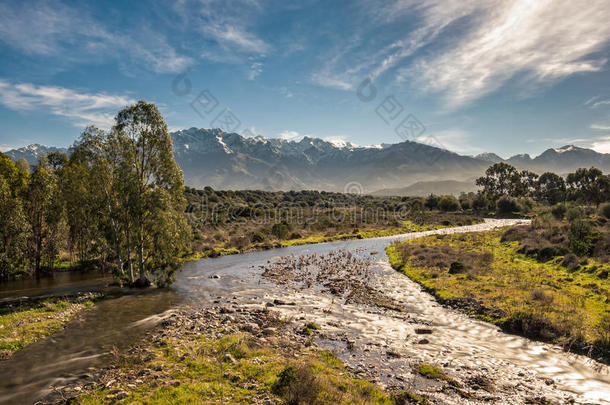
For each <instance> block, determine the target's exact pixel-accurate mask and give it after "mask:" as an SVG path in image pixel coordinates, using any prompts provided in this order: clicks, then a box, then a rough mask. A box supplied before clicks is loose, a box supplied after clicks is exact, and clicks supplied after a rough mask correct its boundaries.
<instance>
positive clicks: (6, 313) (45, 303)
mask: <svg viewBox="0 0 610 405" xmlns="http://www.w3.org/2000/svg"><path fill="white" fill-rule="evenodd" d="M91 305H93V301H92V300H90V299H84V300H83V299H79V298H74V297H72V298H67V297H59V298H49V299H45V300H42V301H37V302H25V303H21V304H15V305H13V306H10V307H9V306H6V307H3V308H0V358H6V357H8V356H10V355H11V354H13V353H14V352H15V351H17V350H20V349H22V348H24V347H25V346H27V345H29V344H31V343H33V342H35V341H37V340H39V339H42V338H44V337H46V336H49V335H51V334H53V333H55V332H57V331H59V330H61V329H62V328H63V327H64V325H65V324H66V323H67V322H68V321H69V320H70V319H72V318H73V317H74V316H75V315H76V314H77V313H78V312H79V311H81V310H83V309H85V308H87V307H89V306H91Z"/></svg>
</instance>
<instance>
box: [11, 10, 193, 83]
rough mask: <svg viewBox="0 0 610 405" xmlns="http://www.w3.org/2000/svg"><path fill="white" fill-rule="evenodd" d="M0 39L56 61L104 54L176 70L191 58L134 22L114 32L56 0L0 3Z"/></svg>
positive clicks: (156, 68)
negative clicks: (133, 26)
mask: <svg viewBox="0 0 610 405" xmlns="http://www.w3.org/2000/svg"><path fill="white" fill-rule="evenodd" d="M0 41H2V42H4V43H6V44H7V45H8V46H10V47H13V48H16V49H19V50H20V51H22V52H24V53H25V54H29V55H37V56H47V57H55V58H57V60H60V61H61V63H65V62H85V63H88V62H91V61H93V60H102V59H107V58H109V57H110V58H113V59H117V60H119V61H121V62H122V63H125V62H126V61H128V62H129V63H130V64H133V65H137V66H140V67H144V68H146V69H147V70H150V71H153V72H156V73H175V72H181V71H183V70H184V69H186V68H187V67H189V66H190V65H192V63H193V60H192V58H190V57H189V56H186V55H183V54H181V53H180V52H179V51H177V50H176V49H174V48H173V47H172V46H170V45H169V43H168V42H167V39H166V38H165V37H164V36H163V35H161V34H160V33H159V32H158V31H157V30H154V29H152V28H149V27H147V26H146V25H142V24H139V25H138V27H137V31H119V30H116V29H113V28H110V27H106V26H104V25H102V24H101V23H100V22H98V21H97V20H96V19H94V18H93V17H92V16H91V15H89V13H87V11H86V10H85V9H77V8H75V7H68V6H66V5H64V4H62V3H61V2H45V1H38V2H36V3H35V4H30V3H27V4H26V3H19V2H14V3H9V2H2V3H0ZM126 59H127V60H126Z"/></svg>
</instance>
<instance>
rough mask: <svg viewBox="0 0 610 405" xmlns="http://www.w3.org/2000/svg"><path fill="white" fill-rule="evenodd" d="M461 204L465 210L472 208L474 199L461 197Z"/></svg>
mask: <svg viewBox="0 0 610 405" xmlns="http://www.w3.org/2000/svg"><path fill="white" fill-rule="evenodd" d="M460 206H461V207H462V209H463V210H469V209H471V208H472V201H471V200H470V198H468V197H460Z"/></svg>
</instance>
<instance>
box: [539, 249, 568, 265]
mask: <svg viewBox="0 0 610 405" xmlns="http://www.w3.org/2000/svg"><path fill="white" fill-rule="evenodd" d="M563 253H564V250H563V249H561V248H560V247H558V246H545V247H543V248H542V249H540V250H539V251H538V260H539V261H541V262H548V261H549V260H552V259H554V258H555V257H557V256H561V255H562V254H563Z"/></svg>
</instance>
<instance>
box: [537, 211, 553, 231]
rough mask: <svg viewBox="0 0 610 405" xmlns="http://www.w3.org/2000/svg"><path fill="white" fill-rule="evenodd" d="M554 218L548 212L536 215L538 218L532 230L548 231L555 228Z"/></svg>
mask: <svg viewBox="0 0 610 405" xmlns="http://www.w3.org/2000/svg"><path fill="white" fill-rule="evenodd" d="M553 220H554V217H553V215H552V214H550V213H548V212H544V213H542V214H539V215H536V218H534V219H533V220H532V228H534V229H543V228H545V229H548V228H552V227H553V222H554V221H553Z"/></svg>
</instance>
